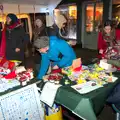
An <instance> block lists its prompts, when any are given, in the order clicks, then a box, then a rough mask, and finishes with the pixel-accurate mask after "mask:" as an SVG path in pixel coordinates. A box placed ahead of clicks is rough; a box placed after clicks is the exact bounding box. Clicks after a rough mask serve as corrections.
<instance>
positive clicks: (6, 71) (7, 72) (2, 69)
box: [0, 67, 11, 75]
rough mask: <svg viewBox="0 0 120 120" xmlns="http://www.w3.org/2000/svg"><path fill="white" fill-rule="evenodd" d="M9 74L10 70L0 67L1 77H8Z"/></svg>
mask: <svg viewBox="0 0 120 120" xmlns="http://www.w3.org/2000/svg"><path fill="white" fill-rule="evenodd" d="M10 72H11V70H10V69H8V68H4V67H0V74H1V75H8V74H9V73H10Z"/></svg>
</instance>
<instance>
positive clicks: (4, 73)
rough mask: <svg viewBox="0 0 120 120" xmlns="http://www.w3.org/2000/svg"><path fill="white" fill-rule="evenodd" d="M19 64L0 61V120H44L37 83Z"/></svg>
mask: <svg viewBox="0 0 120 120" xmlns="http://www.w3.org/2000/svg"><path fill="white" fill-rule="evenodd" d="M20 63H21V62H20V61H9V60H6V59H4V58H2V59H1V60H0V113H1V114H0V120H8V119H9V120H18V119H19V120H23V119H24V120H28V119H31V120H37V119H39V120H44V108H43V107H42V104H41V102H40V96H39V93H38V88H37V85H36V83H38V81H37V80H35V79H33V71H32V69H25V67H24V66H20Z"/></svg>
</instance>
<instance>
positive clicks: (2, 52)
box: [0, 21, 20, 57]
mask: <svg viewBox="0 0 120 120" xmlns="http://www.w3.org/2000/svg"><path fill="white" fill-rule="evenodd" d="M18 24H20V22H19V21H18V22H17V23H15V24H13V25H11V26H8V28H9V29H13V28H15V27H16V26H17V25H18ZM6 29H7V27H4V29H3V31H2V38H1V45H0V57H5V52H6V34H5V33H6Z"/></svg>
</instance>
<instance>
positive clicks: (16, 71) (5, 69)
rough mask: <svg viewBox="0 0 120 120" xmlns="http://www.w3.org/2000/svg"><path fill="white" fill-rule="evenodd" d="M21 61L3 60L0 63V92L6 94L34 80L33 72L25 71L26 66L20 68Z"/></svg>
mask: <svg viewBox="0 0 120 120" xmlns="http://www.w3.org/2000/svg"><path fill="white" fill-rule="evenodd" d="M19 63H20V62H19V61H18V62H16V61H9V60H6V59H4V58H3V59H1V61H0V92H4V91H6V90H8V89H11V88H13V87H16V86H20V85H22V86H24V85H26V84H27V82H29V81H30V80H31V79H33V70H32V69H27V70H26V69H25V67H24V66H18V65H19Z"/></svg>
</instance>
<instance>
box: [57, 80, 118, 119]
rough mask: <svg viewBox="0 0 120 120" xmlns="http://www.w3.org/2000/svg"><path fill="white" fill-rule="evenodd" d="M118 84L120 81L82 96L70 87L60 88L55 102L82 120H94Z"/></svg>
mask: <svg viewBox="0 0 120 120" xmlns="http://www.w3.org/2000/svg"><path fill="white" fill-rule="evenodd" d="M119 82H120V79H118V80H117V81H116V82H114V83H109V84H107V85H105V86H104V87H102V88H99V89H97V90H94V91H92V92H90V93H87V94H84V95H81V94H80V93H78V92H77V91H75V90H74V89H72V88H71V87H64V86H62V87H60V88H59V89H58V92H57V95H56V98H55V102H56V103H58V104H60V105H63V106H65V107H66V108H68V109H69V110H71V111H72V112H73V113H74V114H76V115H78V116H79V117H81V118H83V119H86V120H96V119H97V118H96V115H97V114H99V113H100V112H101V110H102V108H103V107H104V104H105V103H106V99H107V97H108V95H109V94H110V93H111V91H112V90H113V88H114V87H115V85H117V84H118V83H119Z"/></svg>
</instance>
